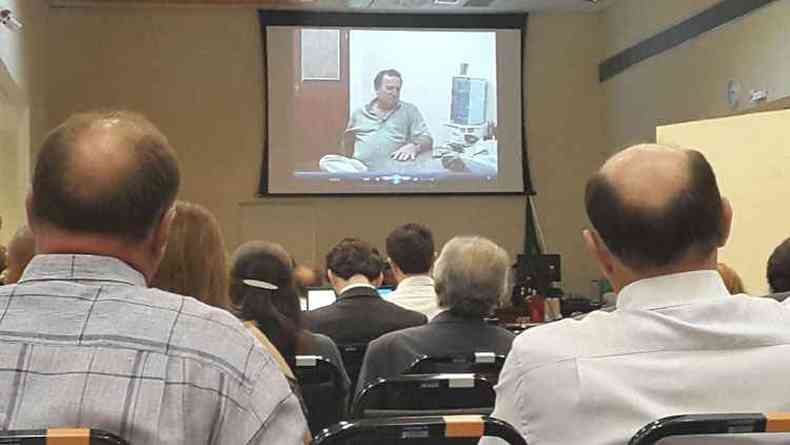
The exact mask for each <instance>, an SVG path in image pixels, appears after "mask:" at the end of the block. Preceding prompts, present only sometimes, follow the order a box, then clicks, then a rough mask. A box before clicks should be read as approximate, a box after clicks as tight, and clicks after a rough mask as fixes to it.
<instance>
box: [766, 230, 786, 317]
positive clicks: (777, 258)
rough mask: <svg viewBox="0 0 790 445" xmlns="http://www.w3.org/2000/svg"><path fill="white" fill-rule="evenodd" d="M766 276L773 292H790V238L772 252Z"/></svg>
mask: <svg viewBox="0 0 790 445" xmlns="http://www.w3.org/2000/svg"><path fill="white" fill-rule="evenodd" d="M766 277H767V278H768V286H769V287H770V289H771V292H773V293H782V294H786V293H788V292H790V238H788V239H786V240H784V241H782V243H781V244H779V245H778V246H776V249H774V251H773V252H772V253H771V256H770V257H769V258H768V265H767V267H766ZM783 296H785V295H783ZM785 300H786V298H785ZM789 302H790V301H789Z"/></svg>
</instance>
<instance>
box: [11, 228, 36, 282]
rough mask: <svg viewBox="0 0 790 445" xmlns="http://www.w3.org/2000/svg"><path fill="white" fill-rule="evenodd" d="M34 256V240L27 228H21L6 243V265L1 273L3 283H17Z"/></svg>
mask: <svg viewBox="0 0 790 445" xmlns="http://www.w3.org/2000/svg"><path fill="white" fill-rule="evenodd" d="M35 254H36V240H35V239H34V238H33V232H31V231H30V229H29V228H28V227H27V226H22V227H20V228H19V229H17V231H16V232H15V233H14V237H13V238H11V241H10V242H9V243H8V265H7V266H6V270H5V271H3V283H4V284H14V283H16V282H17V281H19V278H20V277H21V276H22V271H23V270H25V267H27V264H28V263H29V262H30V260H32V259H33V256H34V255H35Z"/></svg>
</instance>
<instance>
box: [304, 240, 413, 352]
mask: <svg viewBox="0 0 790 445" xmlns="http://www.w3.org/2000/svg"><path fill="white" fill-rule="evenodd" d="M383 268H384V261H383V260H382V259H381V257H380V256H379V254H378V253H377V252H376V251H375V249H373V248H372V247H371V246H370V245H369V244H368V243H366V242H365V241H362V240H359V239H355V238H346V239H344V240H342V241H340V242H339V243H338V244H337V245H336V246H335V247H333V248H332V250H330V251H329V253H328V254H327V255H326V269H327V272H326V273H327V278H328V279H329V282H330V283H331V284H332V287H333V288H334V289H335V292H336V293H337V296H338V297H337V300H336V301H335V302H334V303H332V304H330V305H329V306H325V307H322V308H320V309H316V310H313V311H310V312H307V314H306V317H305V318H306V319H307V325H308V328H309V329H310V330H311V331H313V332H318V333H320V334H324V335H327V336H329V337H331V338H332V340H334V341H335V343H337V344H338V345H342V344H348V343H367V342H369V341H371V340H373V339H375V338H377V337H378V336H380V335H381V334H385V333H387V332H390V331H396V330H398V329H403V328H408V327H411V326H418V325H421V324H425V322H426V321H427V319H426V318H425V315H422V314H420V313H419V312H414V311H410V310H408V309H403V308H401V307H399V306H397V305H394V304H392V303H390V302H388V301H385V300H383V299H382V298H381V297H380V296H379V294H378V292H377V291H376V287H378V286H379V285H380V284H381V280H382V274H381V272H382V270H383Z"/></svg>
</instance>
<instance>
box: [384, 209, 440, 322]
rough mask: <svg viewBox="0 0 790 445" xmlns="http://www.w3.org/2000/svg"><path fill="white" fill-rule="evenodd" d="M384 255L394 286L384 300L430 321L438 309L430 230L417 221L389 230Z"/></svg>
mask: <svg viewBox="0 0 790 445" xmlns="http://www.w3.org/2000/svg"><path fill="white" fill-rule="evenodd" d="M386 247H387V255H388V256H389V258H390V265H391V266H392V275H393V277H394V278H395V282H396V283H398V287H397V289H395V291H393V292H392V293H390V294H389V295H388V296H387V300H389V301H391V302H393V303H395V304H397V305H398V306H400V307H404V308H406V309H411V310H413V311H417V312H420V313H423V314H425V315H426V316H427V317H428V319H429V320H430V319H431V318H433V317H434V316H435V315H436V314H438V313H439V312H440V309H439V306H438V304H437V303H436V291H435V290H434V288H433V279H432V278H431V277H430V272H431V266H432V265H433V256H434V245H433V234H432V233H431V230H430V229H428V228H427V227H425V226H423V225H420V224H404V225H402V226H399V227H396V228H395V230H393V231H392V232H390V234H389V235H388V236H387V241H386Z"/></svg>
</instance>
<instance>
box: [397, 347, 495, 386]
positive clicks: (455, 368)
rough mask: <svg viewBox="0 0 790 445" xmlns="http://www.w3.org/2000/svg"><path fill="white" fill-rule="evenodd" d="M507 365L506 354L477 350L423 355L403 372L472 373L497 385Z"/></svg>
mask: <svg viewBox="0 0 790 445" xmlns="http://www.w3.org/2000/svg"><path fill="white" fill-rule="evenodd" d="M504 365H505V356H504V355H497V354H495V353H493V352H475V353H472V354H456V355H445V356H435V357H432V356H427V355H423V356H422V357H420V358H419V359H417V360H416V361H415V362H414V363H412V365H411V366H409V368H408V369H407V370H406V371H404V372H403V374H448V373H472V374H477V375H479V376H483V377H485V379H486V380H488V381H489V382H491V384H493V385H496V383H497V381H498V380H499V373H500V372H502V367H503V366H504Z"/></svg>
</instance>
